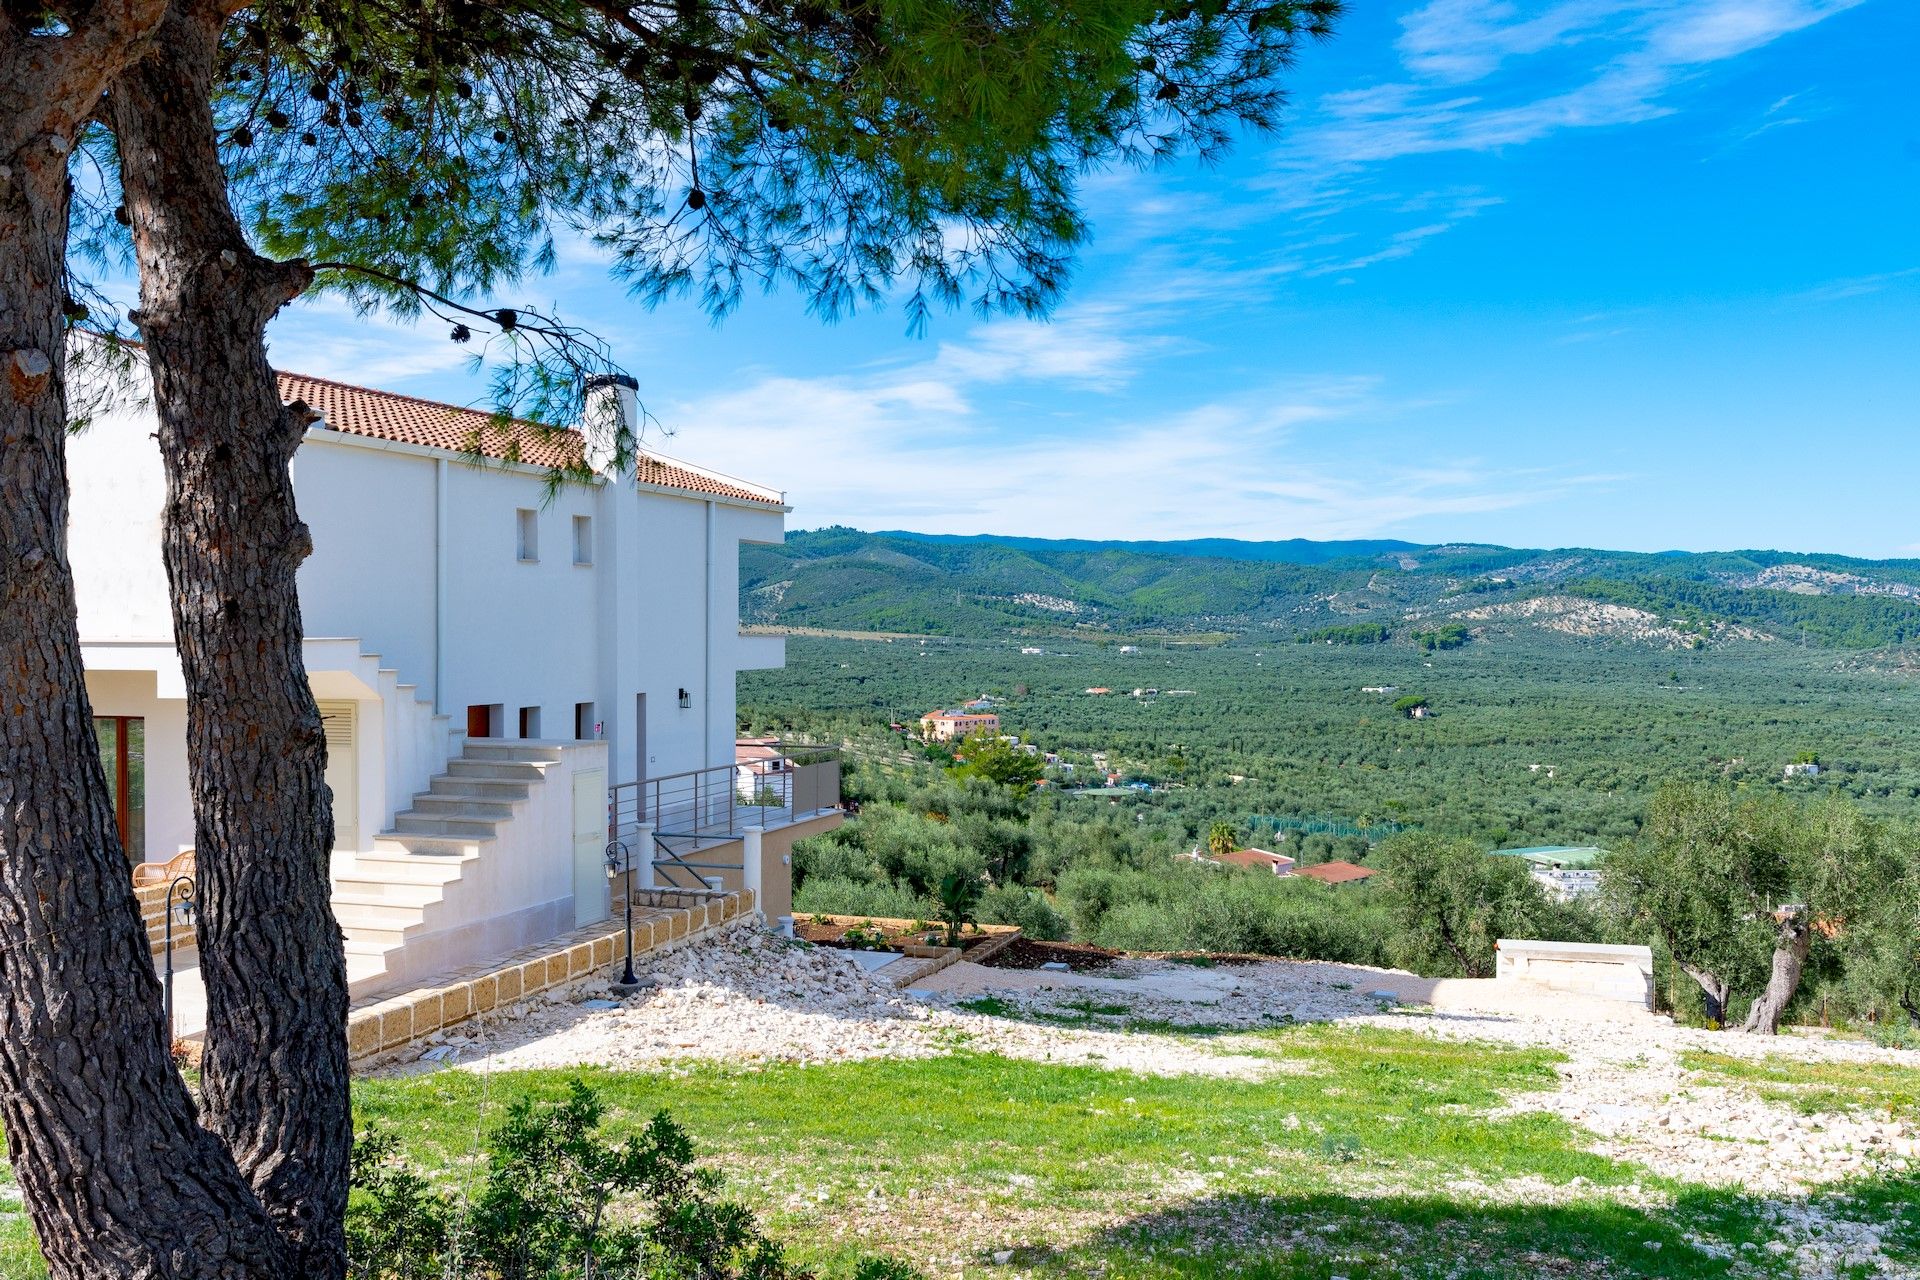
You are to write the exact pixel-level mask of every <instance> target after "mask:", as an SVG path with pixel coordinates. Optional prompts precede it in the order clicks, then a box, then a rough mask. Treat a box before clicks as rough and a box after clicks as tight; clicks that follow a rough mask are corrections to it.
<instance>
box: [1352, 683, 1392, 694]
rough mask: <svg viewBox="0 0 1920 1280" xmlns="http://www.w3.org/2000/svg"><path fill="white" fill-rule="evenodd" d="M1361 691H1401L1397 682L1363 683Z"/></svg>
mask: <svg viewBox="0 0 1920 1280" xmlns="http://www.w3.org/2000/svg"><path fill="white" fill-rule="evenodd" d="M1360 692H1362V693H1398V692H1400V686H1399V685H1397V684H1363V685H1361V686H1360Z"/></svg>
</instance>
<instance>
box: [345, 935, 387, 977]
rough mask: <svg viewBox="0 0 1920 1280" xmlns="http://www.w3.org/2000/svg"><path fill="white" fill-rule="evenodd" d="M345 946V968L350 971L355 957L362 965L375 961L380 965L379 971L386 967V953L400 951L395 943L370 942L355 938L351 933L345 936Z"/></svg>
mask: <svg viewBox="0 0 1920 1280" xmlns="http://www.w3.org/2000/svg"><path fill="white" fill-rule="evenodd" d="M345 945H346V952H347V967H348V968H349V969H350V970H351V969H352V967H353V964H354V961H355V958H356V957H357V958H358V959H359V961H360V962H361V963H362V964H363V965H364V964H365V963H366V962H368V961H375V962H377V963H378V964H379V965H380V967H381V969H383V970H384V969H385V968H386V967H387V965H386V960H387V955H388V953H390V952H394V951H398V950H399V949H400V944H399V943H397V942H380V941H370V940H368V939H367V938H365V937H362V936H356V935H355V934H353V933H348V934H347V940H346V944H345Z"/></svg>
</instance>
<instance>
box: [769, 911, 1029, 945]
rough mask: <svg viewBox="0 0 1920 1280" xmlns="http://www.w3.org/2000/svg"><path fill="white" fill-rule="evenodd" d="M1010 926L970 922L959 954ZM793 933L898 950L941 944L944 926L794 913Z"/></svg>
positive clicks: (824, 940) (997, 937)
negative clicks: (982, 926)
mask: <svg viewBox="0 0 1920 1280" xmlns="http://www.w3.org/2000/svg"><path fill="white" fill-rule="evenodd" d="M1008 932H1011V930H1009V929H1007V928H1005V927H1003V926H996V925H988V926H987V927H986V929H984V930H980V931H974V929H973V926H969V927H968V931H966V932H962V933H961V935H960V948H961V953H962V954H967V953H970V952H974V951H976V950H978V949H979V948H981V947H984V946H986V945H987V944H989V943H993V942H998V941H999V940H1000V937H1001V935H1002V934H1004V933H1008ZM793 936H794V937H796V938H799V939H801V940H802V941H805V942H811V943H813V944H814V945H815V946H819V947H839V948H842V949H844V950H849V951H898V950H900V949H901V948H902V947H944V946H946V945H947V930H946V927H945V926H944V925H941V924H937V923H934V922H931V921H914V920H890V919H880V918H875V917H869V916H827V917H824V918H818V917H814V916H797V917H795V919H794V922H793Z"/></svg>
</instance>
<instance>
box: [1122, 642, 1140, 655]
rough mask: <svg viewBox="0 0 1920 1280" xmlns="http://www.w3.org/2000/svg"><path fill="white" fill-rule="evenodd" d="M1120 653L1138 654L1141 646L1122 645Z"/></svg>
mask: <svg viewBox="0 0 1920 1280" xmlns="http://www.w3.org/2000/svg"><path fill="white" fill-rule="evenodd" d="M1120 652H1122V653H1138V652H1140V646H1139V645H1137V644H1123V645H1121V646H1120Z"/></svg>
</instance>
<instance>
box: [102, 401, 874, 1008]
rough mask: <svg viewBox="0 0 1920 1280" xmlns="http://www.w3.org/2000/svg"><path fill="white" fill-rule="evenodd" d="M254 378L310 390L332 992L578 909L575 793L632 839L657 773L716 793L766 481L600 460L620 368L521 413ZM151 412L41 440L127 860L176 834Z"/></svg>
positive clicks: (730, 750) (305, 509) (539, 930)
mask: <svg viewBox="0 0 1920 1280" xmlns="http://www.w3.org/2000/svg"><path fill="white" fill-rule="evenodd" d="M279 377H280V391H281V395H282V396H283V397H284V398H285V399H286V400H287V401H288V402H289V403H291V402H294V401H304V402H305V403H306V404H307V405H308V406H309V407H310V408H311V409H313V410H314V411H315V412H316V413H317V414H318V415H319V418H318V420H317V421H315V422H314V423H313V425H312V426H311V427H309V428H308V430H307V433H306V437H305V440H304V441H303V443H302V444H301V447H300V450H299V452H298V454H297V455H296V456H295V458H294V460H293V466H292V471H293V482H294V490H295V493H296V496H297V499H298V502H299V505H300V514H301V516H302V517H303V518H304V519H305V520H306V522H307V524H308V526H309V528H310V529H311V531H312V538H313V553H312V555H311V556H310V557H309V558H308V559H307V560H306V561H305V562H304V563H303V564H302V565H301V568H300V574H299V590H300V604H301V612H302V615H303V618H304V621H305V625H306V636H305V639H304V643H303V646H302V648H303V653H304V658H305V663H306V668H307V673H308V679H309V682H310V684H311V687H312V691H313V695H314V698H315V700H316V701H317V702H318V703H319V708H320V713H321V717H322V720H323V721H324V726H325V731H326V735H327V744H328V762H327V782H328V784H329V786H330V787H331V788H332V791H333V803H334V822H335V829H336V833H337V835H336V843H335V849H334V881H333V888H334V893H333V905H334V911H335V914H336V915H337V916H338V918H339V920H340V924H341V925H342V927H343V928H344V930H345V932H346V935H347V953H348V957H347V958H348V974H349V978H350V980H351V981H352V982H353V983H354V985H355V989H356V991H358V992H366V991H370V990H375V989H379V988H384V987H390V986H393V985H394V984H395V983H396V981H398V980H403V979H404V980H413V979H416V978H420V977H426V976H433V975H436V974H439V973H444V972H446V971H447V970H448V969H450V968H453V967H457V966H460V965H463V964H470V963H474V962H476V961H480V960H484V959H488V958H491V957H492V956H496V955H499V954H502V953H504V952H507V951H511V950H513V949H515V948H518V947H521V946H526V945H529V944H533V943H537V942H542V941H545V940H546V939H548V938H550V937H553V936H555V935H556V934H559V933H563V932H567V931H570V930H572V929H574V928H576V927H579V926H582V925H586V924H590V923H594V922H596V921H598V920H600V919H603V918H605V917H606V915H607V914H608V910H609V901H608V897H609V895H608V880H607V876H606V873H605V869H604V866H603V849H604V846H605V845H606V843H607V837H608V825H609V824H608V822H607V821H606V820H605V819H603V818H601V817H600V816H599V815H602V814H606V813H608V812H609V807H610V806H612V809H613V812H614V815H615V816H614V823H615V824H623V823H624V824H626V825H618V826H617V833H618V834H619V835H620V836H621V837H622V838H627V839H635V840H636V841H637V840H638V831H639V824H640V823H641V822H647V823H652V824H654V825H656V826H657V827H658V828H659V829H660V830H663V831H671V830H673V829H674V828H673V827H671V826H668V825H666V824H667V822H668V821H669V820H670V819H672V818H674V817H675V816H676V814H675V812H674V811H673V810H672V805H671V803H669V801H668V799H666V798H665V796H666V792H665V791H664V790H662V789H663V788H665V786H666V780H667V779H669V778H672V777H675V776H679V777H682V778H693V777H697V778H700V779H702V780H703V791H704V792H705V793H707V794H709V795H711V794H718V795H720V796H723V797H728V793H729V792H730V790H731V789H732V784H733V782H734V778H735V771H736V768H737V765H738V762H737V760H736V755H735V752H736V748H735V745H734V736H735V722H734V681H735V677H736V675H737V673H738V672H740V671H742V670H748V669H754V668H765V667H778V666H780V665H782V663H783V661H784V657H785V655H784V645H783V642H782V641H781V640H780V639H779V638H777V637H761V636H743V635H741V634H740V628H739V619H738V591H737V589H736V584H737V583H738V581H739V558H740V545H741V543H743V542H764V543H778V542H779V541H780V540H781V538H782V537H783V536H784V535H783V528H784V525H785V516H786V513H787V511H788V507H787V505H786V499H785V495H784V494H782V493H781V492H780V491H779V490H777V489H771V488H767V487H765V486H761V485H757V484H752V483H750V482H748V481H744V480H737V479H734V478H732V477H729V476H725V475H722V474H720V473H719V472H716V471H712V470H709V469H707V468H703V467H699V466H696V465H694V464H692V463H688V462H682V461H678V460H676V459H672V458H667V457H663V456H659V455H657V454H655V453H652V452H650V451H646V450H643V451H642V452H641V456H639V457H638V458H637V459H636V460H634V461H633V462H632V463H631V465H627V466H617V465H615V462H614V460H613V457H612V455H613V452H614V451H613V449H612V448H611V447H610V446H611V441H612V438H613V428H614V426H615V424H617V423H619V422H620V421H622V420H623V419H624V420H625V421H626V422H629V423H631V422H635V421H637V413H636V406H635V404H634V388H633V384H632V381H631V379H624V378H608V379H597V380H596V381H595V382H594V383H593V384H591V385H590V386H589V388H588V389H587V400H588V409H589V412H588V414H587V416H586V418H585V420H584V421H583V422H582V423H581V424H580V425H579V426H578V427H577V428H574V429H552V428H548V429H544V430H543V429H539V428H536V427H535V426H534V425H533V424H531V423H526V422H517V421H511V420H509V421H500V420H496V419H495V418H494V417H493V416H492V415H490V414H488V413H485V412H481V411H478V410H474V409H468V408H462V407H460V406H457V405H447V404H436V403H434V402H432V401H429V400H422V399H418V398H416V397H414V396H406V395H399V394H395V393H393V392H389V391H378V390H375V389H372V388H369V387H360V386H353V385H350V384H348V383H344V382H338V381H334V380H332V379H327V378H315V377H308V376H305V375H301V374H294V373H281V374H280V375H279ZM154 431H155V427H154V420H153V413H152V410H151V408H149V407H144V406H127V407H123V408H119V409H116V410H114V411H112V412H108V413H104V414H101V415H99V416H98V417H96V418H95V420H94V421H93V422H92V424H91V425H90V426H89V428H88V429H87V430H86V431H85V432H82V433H80V434H78V435H76V436H74V437H73V438H72V440H71V441H70V442H69V444H68V460H69V466H70V470H71V474H72V490H73V499H72V507H71V520H70V546H71V557H72V563H73V570H74V579H75V589H76V594H77V596H78V603H79V612H80V634H81V641H82V656H83V659H84V661H85V664H86V682H87V692H88V695H89V697H90V698H91V700H92V703H93V707H94V711H95V715H96V722H95V729H96V732H97V733H98V735H99V737H100V740H101V748H102V751H103V753H105V754H106V756H107V758H108V760H109V764H108V768H109V771H110V772H113V771H114V770H115V766H114V764H113V761H114V760H115V759H118V760H119V761H120V762H121V768H122V769H123V770H125V771H126V773H127V775H128V776H130V778H131V785H127V786H123V787H122V788H121V794H120V795H119V796H118V797H117V804H116V810H117V817H118V819H119V822H120V826H121V830H122V833H123V841H124V843H125V844H126V845H127V848H128V850H129V854H130V857H131V858H132V859H133V860H134V861H136V862H139V861H164V860H166V859H168V858H171V857H173V856H174V855H176V854H178V853H180V852H182V851H183V850H185V849H187V848H189V847H190V846H191V845H192V843H193V840H194V826H193V810H192V803H191V799H190V796H189V794H188V785H187V769H186V689H185V685H184V681H183V678H182V674H181V669H180V661H179V658H178V656H177V654H176V653H175V651H174V645H173V625H172V616H171V593H170V591H169V589H168V585H167V581H166V576H165V573H164V571H163V568H162V565H161V558H160V528H161V510H162V505H163V502H164V499H165V482H164V473H163V470H162V466H161V460H160V454H159V448H158V445H157V444H156V443H155V442H154V439H153V434H154ZM580 463H585V465H586V467H587V468H589V469H590V470H589V471H588V474H587V475H585V476H583V477H582V478H580V479H578V480H570V481H569V482H568V483H566V484H564V485H562V486H561V487H560V488H559V489H558V491H557V492H553V493H549V492H548V491H547V490H548V480H549V477H550V474H551V473H550V470H549V469H550V468H553V467H565V466H569V465H577V464H580ZM642 778H645V779H648V780H649V782H648V785H649V786H650V787H654V788H655V790H654V791H653V792H652V793H651V794H653V795H654V796H655V802H654V809H653V811H651V812H649V813H647V814H646V815H645V816H644V817H641V816H640V815H639V814H638V812H637V810H636V808H635V798H636V796H638V795H639V794H640V792H639V789H638V787H637V785H636V784H637V781H638V780H639V779H642ZM729 799H730V797H729ZM622 804H624V805H625V809H622V808H621V806H622ZM727 808H728V809H729V810H730V809H731V808H732V806H731V804H728V805H727ZM582 815H584V817H583V816H582ZM679 816H685V815H679ZM794 820H795V821H796V822H797V821H799V816H798V815H797V814H796V815H794ZM809 820H811V819H809ZM821 821H822V822H826V821H832V822H836V823H837V821H838V818H837V814H836V816H835V817H833V818H832V819H827V818H825V817H822V818H821ZM703 829H704V828H703ZM735 847H736V848H738V849H741V850H744V848H745V846H744V844H738V845H736V846H735ZM652 854H653V847H652V839H651V837H647V838H646V840H645V848H644V849H642V848H640V847H636V848H635V849H634V855H635V856H634V859H633V861H634V869H635V873H636V879H639V880H641V881H642V883H646V882H648V880H649V879H650V878H651V876H652V874H653V872H654V865H653V857H652ZM703 854H704V851H703ZM721 856H722V855H721V854H720V853H719V852H718V851H714V852H713V853H712V856H703V859H702V860H703V861H709V862H712V861H718V860H719V859H720V857H721ZM740 856H741V857H742V858H744V856H745V855H744V852H742V853H741V854H740ZM766 865H767V864H766V860H764V859H763V861H762V865H761V866H757V867H755V868H754V875H755V876H756V878H757V877H760V876H763V875H765V874H767V873H766V871H765V866H766ZM746 874H747V872H746V867H745V863H744V861H743V862H742V864H741V872H740V875H741V876H742V877H745V876H746ZM674 877H675V873H674V872H673V870H672V869H671V868H669V869H668V870H667V871H665V872H663V879H662V884H663V885H664V884H665V882H666V881H668V880H674ZM675 883H678V881H675ZM680 887H687V888H694V887H700V886H696V885H680ZM765 889H766V892H765V893H764V894H763V897H764V898H766V899H768V900H769V902H771V899H772V898H773V897H774V893H773V889H774V886H773V885H772V883H771V882H767V883H766V884H765Z"/></svg>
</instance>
